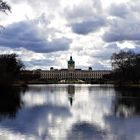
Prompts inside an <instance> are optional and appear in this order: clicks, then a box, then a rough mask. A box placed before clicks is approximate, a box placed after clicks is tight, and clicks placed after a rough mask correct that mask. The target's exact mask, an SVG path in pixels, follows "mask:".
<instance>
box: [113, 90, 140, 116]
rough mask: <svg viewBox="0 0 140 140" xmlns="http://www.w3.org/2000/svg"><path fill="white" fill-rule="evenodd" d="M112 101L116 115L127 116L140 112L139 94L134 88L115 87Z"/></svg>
mask: <svg viewBox="0 0 140 140" xmlns="http://www.w3.org/2000/svg"><path fill="white" fill-rule="evenodd" d="M115 93H116V98H115V101H113V104H114V112H115V115H116V116H121V117H128V116H132V115H139V114H140V94H139V89H136V88H123V89H122V88H121V89H120V88H116V89H115Z"/></svg>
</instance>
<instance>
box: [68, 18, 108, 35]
mask: <svg viewBox="0 0 140 140" xmlns="http://www.w3.org/2000/svg"><path fill="white" fill-rule="evenodd" d="M105 24H106V23H105V20H104V19H103V18H95V19H94V20H87V21H82V22H78V23H73V24H71V27H72V31H73V32H75V33H77V34H88V33H90V32H95V31H97V30H99V29H100V28H101V27H103V26H105Z"/></svg>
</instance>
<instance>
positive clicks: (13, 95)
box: [0, 87, 23, 118]
mask: <svg viewBox="0 0 140 140" xmlns="http://www.w3.org/2000/svg"><path fill="white" fill-rule="evenodd" d="M20 93H21V89H20V88H14V87H8V88H7V87H6V88H4V87H1V88H0V117H1V118H3V117H15V115H16V113H17V111H18V110H19V109H20V108H21V107H22V105H23V102H22V100H21V94H20Z"/></svg>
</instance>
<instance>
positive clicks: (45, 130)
mask: <svg viewBox="0 0 140 140" xmlns="http://www.w3.org/2000/svg"><path fill="white" fill-rule="evenodd" d="M0 140H140V89H131V88H129V89H128V88H123V89H120V88H114V87H113V86H112V85H106V86H104V85H84V84H82V85H30V86H29V88H28V89H27V90H26V91H24V90H19V89H0Z"/></svg>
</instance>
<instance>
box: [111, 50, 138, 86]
mask: <svg viewBox="0 0 140 140" xmlns="http://www.w3.org/2000/svg"><path fill="white" fill-rule="evenodd" d="M111 63H112V70H113V71H112V77H113V80H114V81H116V82H118V83H120V84H123V83H139V82H140V54H138V53H135V52H134V51H132V50H128V51H123V50H121V51H120V52H119V53H113V54H112V57H111Z"/></svg>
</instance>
